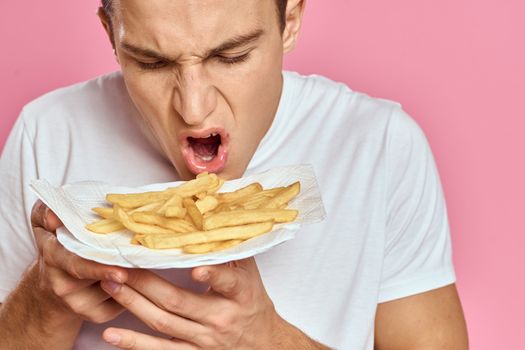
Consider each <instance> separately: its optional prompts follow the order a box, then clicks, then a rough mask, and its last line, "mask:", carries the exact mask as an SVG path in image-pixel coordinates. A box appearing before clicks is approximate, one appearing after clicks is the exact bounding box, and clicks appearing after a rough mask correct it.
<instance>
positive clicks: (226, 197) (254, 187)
mask: <svg viewBox="0 0 525 350" xmlns="http://www.w3.org/2000/svg"><path fill="white" fill-rule="evenodd" d="M262 189H263V188H262V186H261V184H260V183H257V182H255V183H252V184H250V185H248V186H245V187H242V188H239V189H238V190H235V191H233V192H223V193H217V199H218V200H219V202H221V203H225V202H232V201H234V200H236V199H239V198H242V197H244V196H247V195H250V194H254V193H257V192H260V191H262Z"/></svg>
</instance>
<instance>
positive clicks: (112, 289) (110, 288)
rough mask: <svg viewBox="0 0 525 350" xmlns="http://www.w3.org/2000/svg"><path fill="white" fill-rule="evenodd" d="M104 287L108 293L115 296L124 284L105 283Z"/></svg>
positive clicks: (103, 283)
mask: <svg viewBox="0 0 525 350" xmlns="http://www.w3.org/2000/svg"><path fill="white" fill-rule="evenodd" d="M102 287H103V288H104V290H105V291H106V292H108V293H110V294H113V293H116V292H118V291H119V290H120V288H121V287H122V284H120V283H116V282H113V281H104V282H102Z"/></svg>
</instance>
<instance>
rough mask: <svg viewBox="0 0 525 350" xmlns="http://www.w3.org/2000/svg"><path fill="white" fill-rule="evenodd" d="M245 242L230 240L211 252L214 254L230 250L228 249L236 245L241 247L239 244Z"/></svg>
mask: <svg viewBox="0 0 525 350" xmlns="http://www.w3.org/2000/svg"><path fill="white" fill-rule="evenodd" d="M244 241H245V240H244V239H230V240H228V241H220V242H219V245H218V246H216V247H214V248H213V249H212V250H211V251H212V252H216V251H218V250H224V249H228V248H231V247H234V246H236V245H239V244H241V243H242V242H244Z"/></svg>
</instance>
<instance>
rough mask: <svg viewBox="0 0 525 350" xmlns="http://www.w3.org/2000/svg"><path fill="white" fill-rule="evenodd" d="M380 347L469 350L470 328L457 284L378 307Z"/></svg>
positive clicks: (383, 349) (391, 349)
mask: <svg viewBox="0 0 525 350" xmlns="http://www.w3.org/2000/svg"><path fill="white" fill-rule="evenodd" d="M375 328H376V331H375V344H376V345H375V349H376V350H398V349H399V350H401V349H402V350H412V349H414V350H415V349H418V350H419V349H425V350H433V349H436V350H437V349H447V350H466V349H468V338H467V328H466V325H465V319H464V317H463V311H462V309H461V303H460V301H459V297H458V294H457V291H456V287H455V285H453V284H452V285H449V286H446V287H443V288H438V289H435V290H431V291H428V292H425V293H421V294H416V295H413V296H409V297H406V298H401V299H397V300H393V301H389V302H385V303H381V304H379V305H378V307H377V312H376V321H375Z"/></svg>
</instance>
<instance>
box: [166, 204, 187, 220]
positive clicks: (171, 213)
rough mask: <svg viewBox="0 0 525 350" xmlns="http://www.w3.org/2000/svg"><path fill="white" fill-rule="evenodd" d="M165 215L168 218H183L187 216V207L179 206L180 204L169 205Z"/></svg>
mask: <svg viewBox="0 0 525 350" xmlns="http://www.w3.org/2000/svg"><path fill="white" fill-rule="evenodd" d="M164 215H165V216H166V217H168V218H178V219H182V218H184V216H186V208H182V207H179V206H178V205H173V206H169V207H167V208H166V212H165V213H164Z"/></svg>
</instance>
